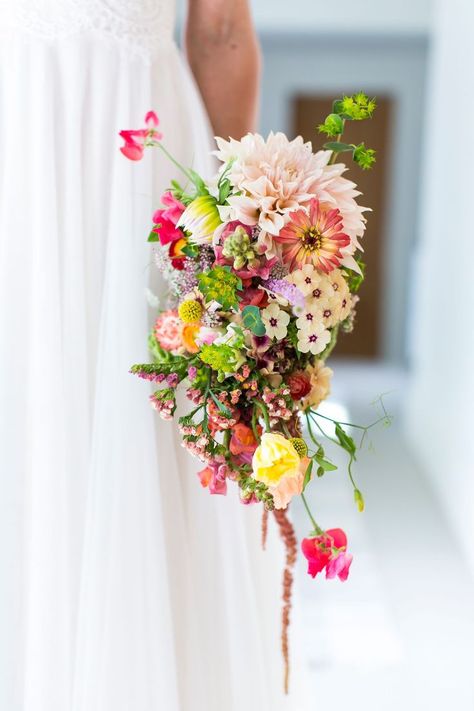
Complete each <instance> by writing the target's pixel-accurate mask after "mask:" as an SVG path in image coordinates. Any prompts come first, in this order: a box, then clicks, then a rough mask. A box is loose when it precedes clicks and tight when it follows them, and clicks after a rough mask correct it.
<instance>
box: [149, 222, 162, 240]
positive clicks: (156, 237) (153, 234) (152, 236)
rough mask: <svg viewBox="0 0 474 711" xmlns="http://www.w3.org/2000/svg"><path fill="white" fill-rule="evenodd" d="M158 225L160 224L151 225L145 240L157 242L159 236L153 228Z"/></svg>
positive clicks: (156, 227) (158, 226)
mask: <svg viewBox="0 0 474 711" xmlns="http://www.w3.org/2000/svg"><path fill="white" fill-rule="evenodd" d="M160 227H161V224H158V225H155V226H154V227H153V229H152V231H151V232H150V234H149V235H148V239H147V242H158V241H159V239H160V238H159V237H158V234H157V233H156V232H155V230H156V229H158V228H160Z"/></svg>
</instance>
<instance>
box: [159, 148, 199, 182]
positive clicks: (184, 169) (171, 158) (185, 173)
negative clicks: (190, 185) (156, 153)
mask: <svg viewBox="0 0 474 711" xmlns="http://www.w3.org/2000/svg"><path fill="white" fill-rule="evenodd" d="M155 146H157V147H158V148H160V149H161V150H162V151H163V153H164V154H165V156H166V157H167V158H168V160H170V161H171V162H172V163H173V165H175V166H176V167H177V168H178V169H179V170H180V171H181V172H182V173H184V175H185V176H186V177H187V178H188V180H190V181H191V182H194V181H193V178H192V176H191V174H190V173H189V172H188V171H187V170H186V168H185V167H184V166H182V165H181V163H178V161H177V160H176V159H175V158H173V156H172V155H171V153H170V152H169V151H168V149H167V148H165V147H164V145H163V144H162V143H161V141H157V142H156V143H155Z"/></svg>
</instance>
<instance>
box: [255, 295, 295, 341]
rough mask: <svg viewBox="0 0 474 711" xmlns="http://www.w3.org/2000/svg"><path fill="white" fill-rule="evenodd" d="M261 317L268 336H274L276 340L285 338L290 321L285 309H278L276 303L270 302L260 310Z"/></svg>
mask: <svg viewBox="0 0 474 711" xmlns="http://www.w3.org/2000/svg"><path fill="white" fill-rule="evenodd" d="M261 317H262V321H263V323H264V325H265V332H266V334H267V336H268V337H269V338H276V339H277V340H278V341H281V340H282V339H283V338H285V336H286V334H287V331H288V324H289V323H290V315H289V314H288V313H287V312H286V311H283V310H282V309H280V307H279V306H278V304H275V303H272V304H269V305H268V306H267V307H266V308H265V309H263V310H262V312H261Z"/></svg>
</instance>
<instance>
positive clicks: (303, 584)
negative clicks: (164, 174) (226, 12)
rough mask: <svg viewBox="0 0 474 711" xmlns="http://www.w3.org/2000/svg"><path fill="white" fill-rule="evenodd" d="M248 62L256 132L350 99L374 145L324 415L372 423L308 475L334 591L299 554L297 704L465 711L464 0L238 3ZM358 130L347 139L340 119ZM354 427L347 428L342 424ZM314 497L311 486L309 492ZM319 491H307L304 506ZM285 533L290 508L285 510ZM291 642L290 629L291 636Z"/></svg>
mask: <svg viewBox="0 0 474 711" xmlns="http://www.w3.org/2000/svg"><path fill="white" fill-rule="evenodd" d="M253 5H254V17H255V21H256V24H257V28H258V31H259V35H260V39H261V44H262V50H263V60H264V73H263V92H262V102H261V119H260V129H261V131H262V132H263V133H267V132H268V131H270V130H281V131H284V132H286V133H287V134H288V135H290V136H294V135H297V134H302V135H303V136H304V137H305V138H306V139H307V140H312V141H314V143H315V145H319V144H320V143H322V139H321V138H319V137H318V135H317V134H316V132H315V126H316V125H317V124H318V123H319V122H320V121H321V120H322V119H323V118H324V116H325V115H326V114H327V113H328V112H329V110H330V106H331V100H332V99H333V98H335V97H337V96H339V95H340V94H342V93H353V92H355V91H359V90H363V91H365V92H367V93H368V94H370V95H374V96H376V97H377V100H378V110H377V112H376V114H375V117H374V119H373V121H372V122H371V123H363V124H361V125H356V126H354V127H352V126H351V128H350V130H351V131H353V133H352V134H350V135H349V134H348V139H349V140H353V141H354V142H358V141H359V140H365V141H366V143H367V144H368V145H369V146H372V147H374V148H376V149H377V151H378V162H377V164H376V166H375V169H374V170H373V171H372V172H371V173H363V172H362V171H360V170H359V169H358V168H357V167H354V168H352V169H351V175H350V177H352V178H353V179H354V180H355V181H356V182H357V183H358V184H359V185H360V187H361V190H362V192H363V193H364V195H363V199H362V202H363V204H366V205H370V206H371V207H372V208H373V210H374V213H373V214H372V215H370V216H369V223H368V229H367V232H366V236H365V238H364V241H363V244H364V249H365V256H366V261H367V265H368V270H367V271H368V276H367V280H366V282H365V284H364V285H363V287H362V289H361V292H360V296H361V304H360V309H359V314H358V322H357V327H356V330H355V331H354V333H353V334H351V335H349V336H345V337H344V336H343V337H342V338H341V341H340V344H339V345H338V348H337V350H336V352H335V355H334V357H333V358H332V359H331V363H330V365H331V366H332V367H333V369H334V372H335V375H334V381H333V382H334V385H333V393H332V396H331V399H330V401H329V403H328V408H329V411H330V412H332V413H335V414H336V416H338V417H340V418H341V419H347V421H349V422H351V421H352V422H356V423H360V424H367V423H369V422H371V421H373V420H374V419H376V418H377V414H378V411H377V406H376V405H373V404H371V403H373V402H374V401H375V400H376V399H377V398H378V397H379V396H380V395H382V394H384V393H386V395H385V396H384V402H385V404H386V407H387V409H388V410H389V411H390V413H391V414H392V415H393V418H394V420H393V424H392V426H391V427H390V428H383V427H378V428H376V429H375V430H373V431H371V433H370V437H369V438H368V440H367V441H366V445H367V446H366V447H365V449H364V452H363V454H362V456H361V457H360V459H359V461H358V465H357V469H356V475H357V481H358V485H359V488H360V489H362V491H363V492H364V495H365V499H366V511H365V513H364V514H359V513H358V512H357V510H356V508H355V506H354V502H353V499H352V489H351V487H350V485H349V482H348V480H347V477H346V475H345V462H344V458H343V457H340V456H339V455H338V454H337V453H336V454H335V455H334V456H336V457H338V461H339V462H340V469H339V470H338V471H337V472H335V473H327V474H326V475H325V476H324V479H322V480H321V481H320V482H318V486H317V487H314V490H313V494H312V496H313V497H314V498H313V500H312V505H313V507H314V509H315V511H316V512H317V517H318V519H319V520H320V523H321V524H322V525H323V526H324V527H326V528H330V527H334V526H339V525H342V526H343V527H344V528H345V530H346V531H347V532H348V536H349V544H350V549H351V550H352V552H353V553H354V564H353V567H352V571H351V576H350V578H349V581H348V583H346V584H345V585H341V584H340V583H339V582H336V581H327V582H326V581H325V580H323V579H319V578H317V579H316V580H314V581H313V580H312V579H311V578H309V577H308V576H306V572H305V566H304V562H303V561H300V563H299V566H300V567H299V570H298V580H297V583H298V585H299V590H300V593H301V594H302V596H303V599H304V605H303V608H302V618H303V629H304V640H300V639H299V638H295V639H294V640H293V645H294V646H296V645H298V647H300V646H301V648H302V649H303V651H304V659H305V663H306V664H307V666H308V669H309V671H310V678H311V685H312V691H313V693H314V708H315V709H320V708H325V709H331V711H339V709H345V708H346V707H347V704H348V703H350V704H351V708H352V709H354V710H355V711H362V709H364V711H376V710H377V711H379V709H383V711H392V709H393V710H395V709H397V711H398V710H399V709H400V708H403V709H407V710H408V711H415V709H416V710H417V709H428V708H429V709H430V711H435V710H437V709H446V708H449V709H456V711H472V709H474V681H473V675H472V666H473V659H474V586H473V572H474V552H473V551H474V463H473V462H474V434H473V433H472V432H471V430H472V424H471V423H472V407H473V405H474V376H473V374H472V368H473V363H474V329H473V327H472V323H471V320H470V313H471V312H470V309H471V308H472V303H473V298H472V286H471V284H472V275H471V274H472V269H471V266H470V263H469V262H470V250H469V247H470V245H471V243H472V240H473V237H472V232H473V228H472V221H471V219H470V218H471V204H472V194H473V189H474V179H473V177H472V165H473V162H474V155H473V153H474V151H473V148H472V145H471V144H470V142H469V140H467V139H466V138H464V136H465V134H466V133H468V132H470V131H469V126H470V123H471V120H472V118H471V117H472V115H473V109H474V106H473V104H474V100H473V95H472V90H471V87H472V84H473V78H472V77H473V73H474V49H473V43H472V32H473V30H474V7H473V5H472V3H471V2H470V0H397V2H393V0H392V1H390V0H358V1H356V2H355V1H354V0H338V1H337V2H331V3H328V2H323V0H292V1H291V2H287V1H286V0H254V2H253ZM356 129H357V130H356ZM354 434H355V435H356V434H357V431H356V430H355V431H354ZM315 492H317V493H315ZM316 496H319V499H316ZM296 524H297V527H298V533H299V534H300V535H304V534H305V532H306V531H307V523H306V519H305V517H304V513H303V512H302V511H300V510H297V511H296ZM297 635H298V632H297V630H296V631H295V637H296V636H297Z"/></svg>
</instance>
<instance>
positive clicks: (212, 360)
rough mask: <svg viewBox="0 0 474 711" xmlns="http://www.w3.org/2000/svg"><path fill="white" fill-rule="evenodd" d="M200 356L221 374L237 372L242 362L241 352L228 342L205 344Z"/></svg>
mask: <svg viewBox="0 0 474 711" xmlns="http://www.w3.org/2000/svg"><path fill="white" fill-rule="evenodd" d="M199 358H200V359H201V360H202V362H203V363H206V364H207V365H208V366H209V367H210V368H212V370H215V371H217V372H218V373H219V374H220V375H221V376H224V375H225V374H226V373H235V371H236V370H237V369H238V368H239V367H240V364H241V357H240V352H239V351H238V350H237V349H236V348H233V347H232V346H229V345H228V344H227V343H220V344H218V345H216V344H215V343H211V344H204V345H203V346H202V348H201V350H200V352H199Z"/></svg>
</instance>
